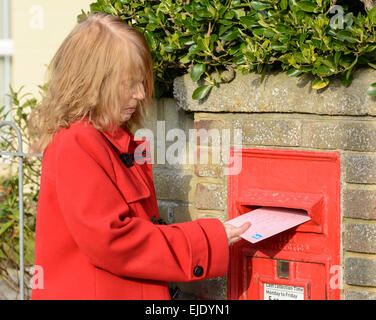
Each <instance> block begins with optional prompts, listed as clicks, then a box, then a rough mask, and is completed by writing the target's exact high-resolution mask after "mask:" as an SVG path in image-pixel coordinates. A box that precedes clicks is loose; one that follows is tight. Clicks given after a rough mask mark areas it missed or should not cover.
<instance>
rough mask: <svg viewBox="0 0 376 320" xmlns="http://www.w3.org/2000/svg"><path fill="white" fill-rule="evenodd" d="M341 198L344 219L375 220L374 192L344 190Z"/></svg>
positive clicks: (375, 195) (375, 200)
mask: <svg viewBox="0 0 376 320" xmlns="http://www.w3.org/2000/svg"><path fill="white" fill-rule="evenodd" d="M342 198H343V209H342V212H343V216H344V217H347V218H356V219H376V190H349V189H345V190H344V191H343V192H342Z"/></svg>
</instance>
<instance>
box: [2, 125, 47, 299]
mask: <svg viewBox="0 0 376 320" xmlns="http://www.w3.org/2000/svg"><path fill="white" fill-rule="evenodd" d="M4 126H10V127H12V128H13V129H14V130H15V131H16V133H17V139H18V152H2V151H0V156H11V157H18V195H19V226H20V230H19V238H20V239H19V248H20V249H19V250H20V275H19V286H20V299H21V300H24V299H25V284H24V276H25V271H24V206H23V204H24V201H23V200H24V199H23V175H24V172H23V159H24V157H40V158H42V156H43V155H42V154H27V153H23V147H22V144H23V142H22V134H21V131H20V129H19V128H18V127H17V126H16V125H15V124H14V123H13V122H10V121H3V122H0V129H1V128H2V127H4Z"/></svg>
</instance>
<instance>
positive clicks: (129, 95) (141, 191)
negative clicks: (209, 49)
mask: <svg viewBox="0 0 376 320" xmlns="http://www.w3.org/2000/svg"><path fill="white" fill-rule="evenodd" d="M152 92H153V74H152V62H151V56H150V51H149V49H148V46H147V42H146V41H145V38H144V37H143V36H142V35H141V33H139V32H138V31H136V30H135V29H133V28H131V27H129V26H128V25H126V24H125V23H124V22H122V21H121V20H120V19H119V18H116V17H113V16H109V15H104V14H94V15H90V16H89V17H87V19H86V20H85V21H83V22H81V23H80V24H79V25H78V26H77V27H75V28H74V30H73V31H72V32H71V33H70V34H69V36H68V37H67V38H66V39H65V41H64V42H63V44H62V45H61V47H60V48H59V50H58V51H57V53H56V55H55V57H54V58H53V60H52V62H51V65H50V80H49V83H48V89H47V92H46V96H45V98H44V100H43V102H42V103H41V104H40V105H39V106H38V107H37V108H36V109H35V110H34V111H33V113H32V115H31V118H30V129H31V131H32V132H33V134H34V136H35V137H36V139H35V144H34V151H36V152H41V151H44V156H43V164H42V177H41V186H40V194H39V202H38V211H37V225H36V240H35V265H38V266H39V267H40V268H41V270H43V286H40V285H39V286H36V287H35V288H34V289H33V291H32V299H170V296H169V290H168V281H195V280H201V279H206V278H211V277H218V276H222V275H224V274H225V273H226V271H227V267H228V259H229V255H228V250H229V249H228V246H229V245H231V244H232V243H234V242H236V241H238V240H239V239H240V237H239V235H240V234H241V233H243V232H244V231H245V230H246V229H247V228H248V227H249V225H243V226H242V227H240V228H234V227H231V226H229V225H223V224H222V223H221V222H220V221H219V220H217V219H198V220H196V221H192V222H186V223H179V224H173V225H162V224H158V221H160V220H159V215H158V208H157V200H156V196H155V191H154V186H153V180H152V171H151V165H150V164H148V163H144V164H140V163H138V162H139V161H134V159H133V158H132V156H131V155H132V154H134V151H135V149H136V148H137V146H138V144H139V143H138V142H136V141H134V139H133V135H132V133H131V131H130V128H131V127H132V126H134V125H137V124H139V123H140V121H141V119H142V111H143V110H144V108H146V107H147V106H148V105H150V101H151V97H152ZM41 287H42V288H41Z"/></svg>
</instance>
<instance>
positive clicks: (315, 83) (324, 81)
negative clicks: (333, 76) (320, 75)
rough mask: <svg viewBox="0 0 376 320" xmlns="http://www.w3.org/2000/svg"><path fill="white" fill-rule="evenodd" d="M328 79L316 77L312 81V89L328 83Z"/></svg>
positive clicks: (322, 86)
mask: <svg viewBox="0 0 376 320" xmlns="http://www.w3.org/2000/svg"><path fill="white" fill-rule="evenodd" d="M329 82H330V80H329V79H316V80H315V81H313V83H312V89H315V90H319V89H322V88H325V87H326V86H327V85H328V84H329Z"/></svg>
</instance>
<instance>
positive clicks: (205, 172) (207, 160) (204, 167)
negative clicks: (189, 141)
mask: <svg viewBox="0 0 376 320" xmlns="http://www.w3.org/2000/svg"><path fill="white" fill-rule="evenodd" d="M223 165H224V164H223V162H222V150H221V149H220V148H216V149H213V148H203V147H200V148H198V149H197V158H196V161H195V165H194V168H195V175H196V176H198V177H214V178H218V177H222V176H223Z"/></svg>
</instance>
